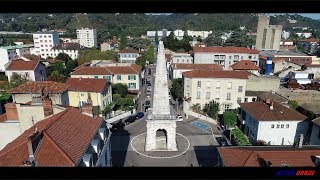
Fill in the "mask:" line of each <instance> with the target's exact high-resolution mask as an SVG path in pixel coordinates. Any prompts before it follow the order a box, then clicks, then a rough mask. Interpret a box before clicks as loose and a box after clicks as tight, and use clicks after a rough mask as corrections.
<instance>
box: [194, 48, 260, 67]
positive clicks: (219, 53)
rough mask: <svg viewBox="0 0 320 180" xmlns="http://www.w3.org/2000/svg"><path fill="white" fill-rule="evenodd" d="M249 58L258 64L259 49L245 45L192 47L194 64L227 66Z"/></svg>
mask: <svg viewBox="0 0 320 180" xmlns="http://www.w3.org/2000/svg"><path fill="white" fill-rule="evenodd" d="M241 60H249V61H251V62H252V63H254V64H255V65H257V66H259V51H257V50H255V49H249V48H245V47H221V46H216V47H194V48H193V61H194V64H219V65H221V66H223V67H224V68H226V69H227V68H229V66H231V65H232V64H234V63H236V62H238V61H241Z"/></svg>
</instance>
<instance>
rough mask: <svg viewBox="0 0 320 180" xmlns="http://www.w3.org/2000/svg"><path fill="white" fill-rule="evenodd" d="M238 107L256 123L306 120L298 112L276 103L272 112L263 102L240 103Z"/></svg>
mask: <svg viewBox="0 0 320 180" xmlns="http://www.w3.org/2000/svg"><path fill="white" fill-rule="evenodd" d="M240 106H241V108H242V109H243V110H245V111H246V112H248V113H249V114H251V115H252V116H253V118H255V119H256V120H257V121H303V120H305V119H307V117H306V116H305V115H303V114H301V113H299V112H298V111H295V110H293V109H291V108H289V107H286V106H284V105H282V104H279V103H277V102H273V110H271V109H270V105H269V104H267V103H266V102H263V101H256V102H247V103H240Z"/></svg>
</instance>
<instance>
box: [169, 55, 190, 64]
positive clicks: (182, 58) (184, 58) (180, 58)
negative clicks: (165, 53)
mask: <svg viewBox="0 0 320 180" xmlns="http://www.w3.org/2000/svg"><path fill="white" fill-rule="evenodd" d="M172 63H186V64H193V57H192V55H191V54H189V53H172Z"/></svg>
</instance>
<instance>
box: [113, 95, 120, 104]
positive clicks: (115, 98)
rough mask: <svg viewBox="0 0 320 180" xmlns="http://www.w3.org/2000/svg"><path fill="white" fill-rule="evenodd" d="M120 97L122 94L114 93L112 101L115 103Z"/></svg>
mask: <svg viewBox="0 0 320 180" xmlns="http://www.w3.org/2000/svg"><path fill="white" fill-rule="evenodd" d="M120 98H121V94H113V95H112V101H113V102H114V103H117V102H118V101H119V99H120Z"/></svg>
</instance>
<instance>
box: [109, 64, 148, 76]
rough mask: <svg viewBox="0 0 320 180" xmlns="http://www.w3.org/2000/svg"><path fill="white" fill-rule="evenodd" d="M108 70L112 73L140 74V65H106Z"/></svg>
mask: <svg viewBox="0 0 320 180" xmlns="http://www.w3.org/2000/svg"><path fill="white" fill-rule="evenodd" d="M106 68H107V70H108V71H110V72H111V73H112V74H140V72H141V71H142V67H141V66H139V65H137V64H131V65H130V66H107V67H106Z"/></svg>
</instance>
